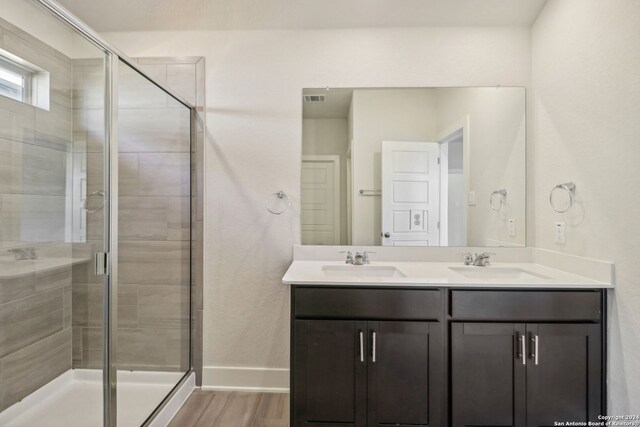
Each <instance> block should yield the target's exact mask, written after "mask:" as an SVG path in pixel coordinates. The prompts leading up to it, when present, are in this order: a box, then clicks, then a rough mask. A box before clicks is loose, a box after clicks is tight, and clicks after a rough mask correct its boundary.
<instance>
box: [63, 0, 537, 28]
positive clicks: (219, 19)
mask: <svg viewBox="0 0 640 427" xmlns="http://www.w3.org/2000/svg"><path fill="white" fill-rule="evenodd" d="M59 2H60V3H61V4H62V5H63V6H64V7H66V8H67V9H69V10H70V11H71V12H73V13H74V14H76V15H77V16H78V17H80V19H82V20H83V21H85V22H86V23H87V24H89V25H90V26H91V27H92V28H93V29H95V30H97V31H101V32H107V31H165V30H261V29H282V30H286V29H329V28H375V27H423V26H530V25H531V24H532V23H533V22H534V21H535V19H536V17H537V16H538V13H539V12H540V10H541V9H542V7H543V6H544V4H545V2H546V0H109V1H105V0H59Z"/></svg>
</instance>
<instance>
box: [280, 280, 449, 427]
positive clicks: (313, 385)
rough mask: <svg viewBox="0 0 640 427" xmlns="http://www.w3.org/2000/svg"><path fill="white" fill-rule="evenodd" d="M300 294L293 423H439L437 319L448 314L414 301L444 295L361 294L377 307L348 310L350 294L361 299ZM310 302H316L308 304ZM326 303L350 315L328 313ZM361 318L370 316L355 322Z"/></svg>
mask: <svg viewBox="0 0 640 427" xmlns="http://www.w3.org/2000/svg"><path fill="white" fill-rule="evenodd" d="M299 291H300V293H299V294H298V295H294V298H295V301H296V303H295V304H294V310H295V313H294V315H295V316H297V317H295V318H294V321H293V328H294V335H293V354H292V357H293V367H294V371H293V378H292V384H293V392H292V398H293V405H292V420H293V423H292V425H294V426H308V427H320V426H322V427H328V426H354V427H358V426H360V427H365V426H371V427H373V426H375V427H378V426H384V425H397V426H415V427H419V426H439V425H441V421H440V416H441V413H442V406H443V395H444V389H443V380H444V364H443V355H444V354H443V348H444V347H443V346H444V343H443V339H442V335H443V334H442V329H443V328H442V324H441V322H438V321H437V317H440V316H441V312H442V310H441V308H440V309H439V310H438V311H437V312H432V313H428V312H424V306H422V308H420V304H416V301H415V300H414V299H412V298H411V297H412V296H413V297H416V298H418V303H419V302H420V301H422V302H426V303H427V307H428V305H429V303H430V301H429V300H430V299H431V298H436V299H440V292H439V291H428V290H427V291H422V292H423V293H416V291H415V290H411V291H408V292H409V294H402V290H395V291H393V292H399V294H396V295H394V294H393V293H391V294H389V293H388V292H387V291H386V290H384V289H368V290H364V289H363V290H358V291H357V292H361V293H363V297H364V298H365V299H368V300H369V302H370V303H372V304H373V305H368V306H366V307H364V306H361V307H360V308H358V306H351V308H350V309H349V308H348V306H349V305H351V303H353V302H355V301H353V300H351V297H352V296H354V295H355V296H357V295H358V294H351V292H350V290H349V289H335V290H332V289H324V290H318V289H316V290H311V289H310V288H300V289H299ZM318 291H319V292H318ZM341 291H344V292H341ZM294 292H295V291H294ZM418 292H420V291H418ZM365 294H366V295H365ZM312 297H313V298H317V299H316V300H315V304H311V301H310V300H308V299H307V298H312ZM324 298H329V299H331V300H333V301H334V303H336V304H338V305H341V304H342V307H343V309H344V310H345V311H338V312H336V311H335V306H333V307H331V308H323V304H322V301H323V300H324ZM377 303H379V304H380V306H379V307H378V308H377V309H376V304H377ZM308 304H311V305H308ZM382 304H384V308H383V306H382ZM305 307H307V308H308V310H307V308H305ZM403 307H404V308H406V309H407V311H406V312H404V314H403ZM362 310H366V313H364V312H363V311H362ZM377 310H380V311H377ZM376 313H380V314H384V315H376ZM303 314H304V316H303ZM363 314H366V316H367V317H368V318H367V319H361V320H360V319H353V318H358V317H361V316H362V315H363ZM305 317H306V318H305ZM335 317H341V318H342V319H336V318H335ZM407 318H408V319H409V320H405V319H407ZM430 318H432V319H433V318H436V320H430Z"/></svg>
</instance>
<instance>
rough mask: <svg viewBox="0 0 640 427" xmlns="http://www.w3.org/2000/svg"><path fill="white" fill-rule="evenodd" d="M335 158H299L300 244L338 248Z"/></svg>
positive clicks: (338, 214)
mask: <svg viewBox="0 0 640 427" xmlns="http://www.w3.org/2000/svg"><path fill="white" fill-rule="evenodd" d="M339 159H340V158H339V156H303V159H302V200H301V209H302V224H301V226H302V244H303V245H339V244H340V160H339Z"/></svg>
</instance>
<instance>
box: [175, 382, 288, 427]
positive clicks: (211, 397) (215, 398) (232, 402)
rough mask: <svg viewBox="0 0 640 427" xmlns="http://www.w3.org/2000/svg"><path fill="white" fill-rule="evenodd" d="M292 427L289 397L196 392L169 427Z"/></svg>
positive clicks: (267, 394)
mask: <svg viewBox="0 0 640 427" xmlns="http://www.w3.org/2000/svg"><path fill="white" fill-rule="evenodd" d="M205 426H206V427H289V394H286V393H248V392H235V391H205V390H195V391H194V392H193V393H192V394H191V396H189V398H188V399H187V401H186V402H185V403H184V405H183V406H182V408H181V409H180V411H179V412H178V413H177V414H176V416H175V417H174V418H173V420H172V421H171V423H170V424H169V427H205Z"/></svg>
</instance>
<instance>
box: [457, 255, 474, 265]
mask: <svg viewBox="0 0 640 427" xmlns="http://www.w3.org/2000/svg"><path fill="white" fill-rule="evenodd" d="M458 255H463V256H464V265H471V264H473V255H472V254H471V252H460V253H459V254H458ZM476 257H477V256H476Z"/></svg>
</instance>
